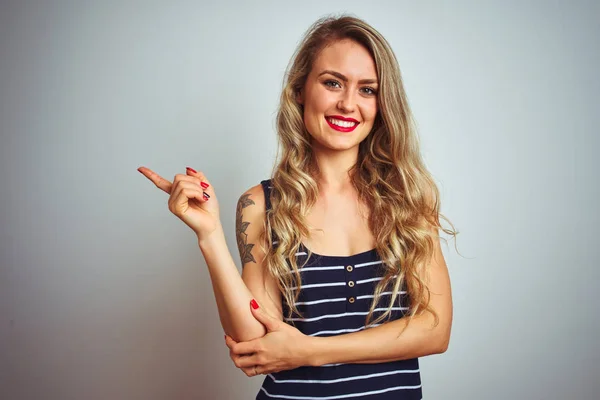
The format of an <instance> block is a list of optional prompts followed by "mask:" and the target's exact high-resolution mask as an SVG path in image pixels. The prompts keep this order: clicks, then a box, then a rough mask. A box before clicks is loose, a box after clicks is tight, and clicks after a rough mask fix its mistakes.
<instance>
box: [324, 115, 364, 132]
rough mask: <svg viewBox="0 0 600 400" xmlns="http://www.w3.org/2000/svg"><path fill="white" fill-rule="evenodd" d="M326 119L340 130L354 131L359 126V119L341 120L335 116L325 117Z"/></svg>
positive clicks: (332, 126) (331, 125)
mask: <svg viewBox="0 0 600 400" xmlns="http://www.w3.org/2000/svg"><path fill="white" fill-rule="evenodd" d="M325 120H326V121H327V123H328V124H329V126H330V127H331V128H333V129H335V130H336V131H340V132H352V131H353V130H354V129H355V128H356V127H357V126H358V121H356V120H353V119H350V120H341V119H337V118H333V117H325Z"/></svg>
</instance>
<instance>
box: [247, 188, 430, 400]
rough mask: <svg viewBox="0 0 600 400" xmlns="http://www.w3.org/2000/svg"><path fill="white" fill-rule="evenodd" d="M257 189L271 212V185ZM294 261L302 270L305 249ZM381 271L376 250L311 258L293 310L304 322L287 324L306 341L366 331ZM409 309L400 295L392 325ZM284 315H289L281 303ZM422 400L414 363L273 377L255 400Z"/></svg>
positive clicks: (333, 367)
mask: <svg viewBox="0 0 600 400" xmlns="http://www.w3.org/2000/svg"><path fill="white" fill-rule="evenodd" d="M261 184H262V187H263V190H264V191H265V203H266V207H267V209H270V208H271V201H270V193H271V181H270V180H265V181H262V182H261ZM296 256H297V262H298V266H299V267H300V266H301V265H303V264H304V262H305V261H306V257H308V251H307V249H306V247H305V246H304V245H301V246H300V251H299V252H298V253H297V254H296ZM381 265H382V264H381V260H380V258H379V256H378V255H377V252H376V251H375V250H374V249H373V250H369V251H365V252H363V253H359V254H354V255H352V256H346V257H338V256H324V255H319V254H315V253H311V255H310V257H309V259H308V262H307V263H306V264H305V265H304V266H303V267H302V268H300V276H301V278H302V288H301V290H300V296H299V298H298V300H297V302H296V306H297V308H298V311H300V313H301V314H302V316H301V317H298V316H292V317H291V318H285V321H286V322H287V323H288V324H291V325H293V326H295V327H296V328H297V329H298V330H300V331H301V332H302V333H304V334H306V335H310V336H334V335H340V334H345V333H350V332H357V331H360V330H363V329H365V318H366V316H367V314H368V312H369V308H370V305H371V302H372V300H373V292H374V289H375V286H376V285H377V283H378V282H379V281H380V280H381V277H382V273H381V272H382V271H381ZM390 294H391V292H384V294H383V295H382V297H381V300H380V302H379V304H378V306H377V308H376V309H375V310H376V311H375V314H374V317H377V316H379V315H380V313H382V312H383V311H385V310H386V306H387V304H386V300H387V301H389V296H390ZM407 305H408V298H407V296H406V294H405V293H404V292H402V295H400V296H398V298H397V300H396V304H394V307H393V308H392V313H391V316H390V320H395V319H398V318H401V317H402V316H403V315H404V314H405V312H406V311H407V308H406V307H407ZM283 315H284V317H286V316H287V315H288V308H287V306H286V304H285V302H284V303H283ZM421 398H422V394H421V377H420V373H419V361H418V359H417V358H414V359H410V360H402V361H394V362H385V363H379V364H329V365H323V366H320V367H300V368H296V369H293V370H289V371H281V372H277V373H272V374H269V375H267V376H266V377H265V379H264V381H263V384H262V387H261V388H260V391H259V392H258V395H257V396H256V399H257V400H268V399H297V400H304V399H320V400H329V399H380V400H383V399H394V400H413V399H414V400H419V399H421Z"/></svg>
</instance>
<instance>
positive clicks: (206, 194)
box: [202, 192, 210, 200]
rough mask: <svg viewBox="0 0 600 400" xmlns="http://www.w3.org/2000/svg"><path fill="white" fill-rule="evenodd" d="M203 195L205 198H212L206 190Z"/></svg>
mask: <svg viewBox="0 0 600 400" xmlns="http://www.w3.org/2000/svg"><path fill="white" fill-rule="evenodd" d="M202 195H203V196H204V198H205V199H206V200H208V199H210V196H209V195H208V193H206V192H202Z"/></svg>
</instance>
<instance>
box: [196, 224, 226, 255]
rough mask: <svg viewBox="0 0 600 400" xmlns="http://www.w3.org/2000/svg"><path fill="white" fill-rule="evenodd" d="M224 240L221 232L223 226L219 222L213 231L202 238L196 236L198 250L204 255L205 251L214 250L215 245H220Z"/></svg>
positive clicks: (223, 234)
mask: <svg viewBox="0 0 600 400" xmlns="http://www.w3.org/2000/svg"><path fill="white" fill-rule="evenodd" d="M224 240H225V233H224V232H223V226H222V225H221V222H220V221H219V222H218V223H217V226H216V228H215V230H214V231H212V232H211V233H209V234H207V235H204V236H203V237H200V236H198V246H200V250H201V251H202V252H203V253H204V252H205V251H207V250H210V249H211V248H214V247H215V246H216V245H219V244H221V242H222V241H224Z"/></svg>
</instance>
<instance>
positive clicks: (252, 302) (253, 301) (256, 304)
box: [250, 299, 258, 310]
mask: <svg viewBox="0 0 600 400" xmlns="http://www.w3.org/2000/svg"><path fill="white" fill-rule="evenodd" d="M250 304H251V305H252V308H254V309H255V310H256V309H257V308H258V303H257V302H256V300H254V299H252V300H251V301H250Z"/></svg>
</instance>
